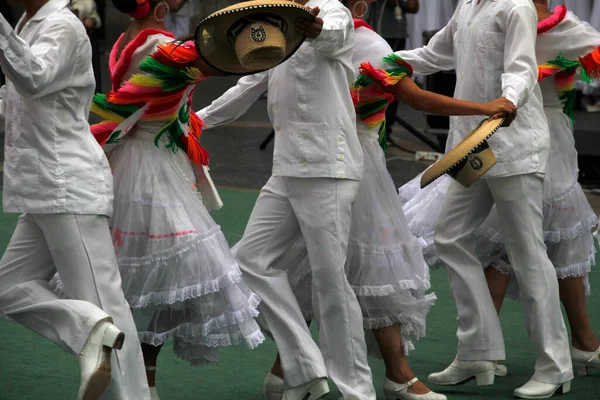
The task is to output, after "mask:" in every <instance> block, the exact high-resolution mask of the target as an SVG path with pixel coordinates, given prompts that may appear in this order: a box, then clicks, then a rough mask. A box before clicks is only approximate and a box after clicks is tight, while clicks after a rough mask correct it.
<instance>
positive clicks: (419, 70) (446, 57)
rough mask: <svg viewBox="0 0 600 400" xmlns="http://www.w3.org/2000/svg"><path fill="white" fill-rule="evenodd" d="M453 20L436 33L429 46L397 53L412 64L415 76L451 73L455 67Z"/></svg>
mask: <svg viewBox="0 0 600 400" xmlns="http://www.w3.org/2000/svg"><path fill="white" fill-rule="evenodd" d="M453 24H454V21H453V20H451V21H450V22H449V23H448V25H446V26H445V27H444V28H442V30H440V31H439V32H438V33H436V34H435V35H434V36H433V37H432V38H431V40H430V41H429V43H428V44H427V46H423V47H419V48H417V49H414V50H404V51H398V52H396V54H397V55H399V56H400V57H402V58H403V59H404V61H406V62H407V63H409V64H410V66H411V67H412V68H413V71H414V73H415V75H430V74H434V73H436V72H440V71H450V70H453V69H454V68H455V67H454V38H453V28H452V26H453Z"/></svg>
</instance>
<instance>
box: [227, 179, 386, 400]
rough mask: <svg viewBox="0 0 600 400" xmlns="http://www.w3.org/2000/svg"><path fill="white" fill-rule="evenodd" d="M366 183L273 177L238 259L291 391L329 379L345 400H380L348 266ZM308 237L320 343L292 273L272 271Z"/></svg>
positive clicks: (242, 242)
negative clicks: (357, 202)
mask: <svg viewBox="0 0 600 400" xmlns="http://www.w3.org/2000/svg"><path fill="white" fill-rule="evenodd" d="M359 185H360V182H358V181H351V180H336V179H327V178H290V177H271V179H269V181H268V182H267V184H266V185H265V186H264V187H263V188H262V190H261V193H260V196H259V197H258V200H257V202H256V205H255V206H254V210H253V211H252V215H251V216H250V220H249V222H248V225H247V227H246V231H245V233H244V237H243V238H242V240H241V241H240V243H239V250H238V252H237V257H238V261H239V264H240V268H241V269H242V272H243V277H244V280H245V282H246V283H247V284H248V285H249V286H250V287H251V289H252V290H253V291H254V292H256V294H258V295H259V296H260V297H261V298H262V303H261V305H260V312H261V319H262V320H263V321H265V322H266V324H267V325H268V329H269V331H270V333H271V334H272V336H273V337H274V339H275V342H276V343H277V347H278V349H279V353H280V356H281V363H282V367H283V371H284V376H285V386H286V388H291V387H296V386H300V385H302V384H304V383H307V382H309V381H310V380H312V379H316V378H319V377H327V375H328V373H329V377H330V378H331V379H332V380H333V381H334V382H335V384H336V385H337V387H338V389H339V390H340V392H341V393H342V395H343V397H344V399H361V400H362V399H375V390H374V388H373V383H372V378H371V370H370V369H369V365H368V363H367V352H366V345H365V338H364V332H363V325H362V314H361V310H360V306H359V304H358V301H357V299H356V296H355V294H354V292H353V290H352V288H351V287H350V285H349V283H348V279H347V277H346V274H345V272H344V264H345V262H346V256H347V251H348V238H349V235H350V222H351V210H352V203H353V201H354V198H355V197H356V194H357V192H358V188H359ZM299 235H303V236H304V240H305V241H306V247H307V250H308V258H309V260H310V265H311V269H312V275H313V280H312V282H313V306H314V309H315V317H316V319H317V323H318V324H319V344H320V347H321V351H322V353H321V351H320V350H319V347H318V346H317V344H316V343H315V342H314V341H313V339H312V337H311V334H310V331H309V329H308V327H307V325H306V322H305V321H304V318H303V316H302V312H301V311H300V307H299V306H298V302H297V301H296V298H295V297H294V294H293V293H292V290H291V288H290V285H289V282H288V278H287V273H286V272H285V271H281V270H278V269H275V268H273V265H275V263H276V262H277V261H278V260H280V259H281V258H282V257H283V256H284V254H285V253H286V252H287V251H288V250H289V249H290V248H291V247H292V245H293V243H294V242H295V241H296V240H297V239H298V237H299Z"/></svg>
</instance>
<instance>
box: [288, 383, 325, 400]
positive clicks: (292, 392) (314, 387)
mask: <svg viewBox="0 0 600 400" xmlns="http://www.w3.org/2000/svg"><path fill="white" fill-rule="evenodd" d="M328 394H329V385H328V384H327V378H317V379H313V380H312V381H310V382H307V383H305V384H304V385H300V386H296V387H295V388H291V389H287V390H284V391H283V400H319V399H322V398H323V397H325V396H327V395H328Z"/></svg>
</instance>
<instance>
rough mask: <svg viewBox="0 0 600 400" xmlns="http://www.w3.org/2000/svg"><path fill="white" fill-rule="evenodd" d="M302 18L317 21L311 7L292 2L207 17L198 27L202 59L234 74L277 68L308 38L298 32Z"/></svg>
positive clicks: (252, 4)
mask: <svg viewBox="0 0 600 400" xmlns="http://www.w3.org/2000/svg"><path fill="white" fill-rule="evenodd" d="M298 18H303V19H307V20H309V21H314V20H315V17H314V15H312V14H311V13H310V11H309V9H308V8H306V7H304V6H301V5H300V4H296V3H294V2H292V1H288V0H260V1H246V2H243V3H238V4H236V5H233V6H230V7H227V8H224V9H222V10H220V11H217V12H215V13H213V14H211V15H209V16H208V17H206V18H205V19H204V20H203V21H202V22H200V24H199V25H198V28H196V33H195V42H196V47H197V49H198V54H200V57H202V59H203V60H204V61H205V62H206V63H207V64H208V65H210V66H211V67H213V68H215V69H217V70H219V71H221V72H225V73H227V74H233V75H245V74H253V73H256V72H260V71H265V70H267V69H270V68H273V67H275V66H277V65H279V64H280V63H281V62H283V61H285V60H286V59H287V58H289V57H291V56H292V54H294V53H295V52H296V50H297V49H298V48H299V47H300V45H302V43H303V42H304V39H305V36H303V35H301V34H299V33H297V32H296V29H295V25H296V20H297V19H298Z"/></svg>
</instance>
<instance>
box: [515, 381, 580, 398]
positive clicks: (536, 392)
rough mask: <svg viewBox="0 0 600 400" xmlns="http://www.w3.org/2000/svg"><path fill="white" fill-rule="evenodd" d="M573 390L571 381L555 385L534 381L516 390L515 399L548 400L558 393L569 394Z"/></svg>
mask: <svg viewBox="0 0 600 400" xmlns="http://www.w3.org/2000/svg"><path fill="white" fill-rule="evenodd" d="M570 390H571V381H568V382H565V383H561V384H558V385H553V384H550V383H542V382H538V381H534V380H533V379H532V380H530V381H529V382H527V383H526V384H524V385H523V386H521V387H520V388H518V389H516V390H515V393H514V394H515V397H518V398H521V399H547V398H549V397H552V396H554V394H555V393H556V392H558V393H563V394H564V393H569V391H570Z"/></svg>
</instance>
